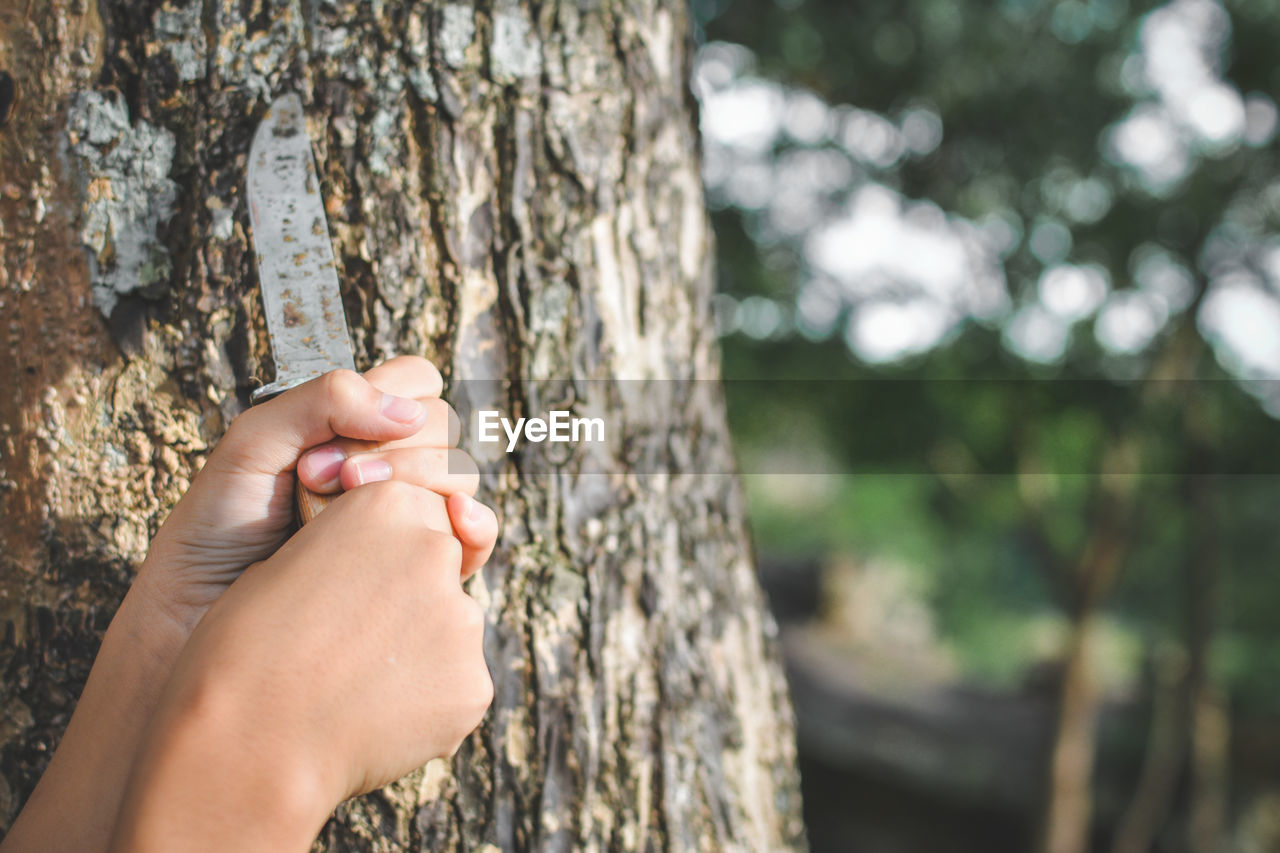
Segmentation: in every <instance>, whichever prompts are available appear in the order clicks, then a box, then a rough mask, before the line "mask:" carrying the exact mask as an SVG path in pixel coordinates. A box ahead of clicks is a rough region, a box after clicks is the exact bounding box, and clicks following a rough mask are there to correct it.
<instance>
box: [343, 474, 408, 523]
mask: <svg viewBox="0 0 1280 853" xmlns="http://www.w3.org/2000/svg"><path fill="white" fill-rule="evenodd" d="M418 491H420V490H419V489H416V488H414V487H413V486H411V485H409V484H407V483H403V482H400V481H399V480H386V481H383V482H380V483H369V484H368V485H365V486H361V487H360V488H358V489H352V490H351V491H349V492H347V493H346V496H349V500H350V501H351V503H353V504H355V505H357V506H361V507H364V508H366V509H368V510H369V511H371V512H373V513H375V514H376V515H377V516H378V518H379V519H382V520H386V521H392V522H395V521H399V520H401V519H402V518H403V517H404V516H405V515H407V514H408V513H409V512H411V511H412V507H413V504H414V501H415V500H416V495H415V494H414V493H415V492H418Z"/></svg>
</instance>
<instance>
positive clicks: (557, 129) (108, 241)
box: [0, 0, 804, 851]
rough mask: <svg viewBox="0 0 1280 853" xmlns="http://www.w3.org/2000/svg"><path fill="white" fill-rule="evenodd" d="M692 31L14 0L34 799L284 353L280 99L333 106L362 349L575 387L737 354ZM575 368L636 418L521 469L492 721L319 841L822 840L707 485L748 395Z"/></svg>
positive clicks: (671, 375)
mask: <svg viewBox="0 0 1280 853" xmlns="http://www.w3.org/2000/svg"><path fill="white" fill-rule="evenodd" d="M688 28H689V22H688V19H687V12H686V10H685V5H684V3H682V2H679V0H634V2H629V3H622V2H603V3H602V2H598V1H597V0H579V2H570V0H563V1H562V2H557V0H541V2H533V0H527V2H525V3H517V2H515V0H485V2H481V3H478V4H477V5H476V6H474V7H473V6H472V5H470V4H465V5H464V4H457V3H455V4H444V5H440V4H431V3H426V2H376V0H375V2H355V0H338V2H333V0H309V2H305V3H303V2H296V0H293V2H289V0H245V2H237V3H232V2H228V0H208V1H207V2H205V3H204V4H201V5H198V6H189V5H185V4H179V3H177V2H174V0H167V2H164V3H159V2H140V1H139V0H102V2H101V3H100V4H99V5H98V6H96V7H95V6H94V5H93V4H92V3H90V2H88V0H0V68H3V69H4V70H5V71H7V72H8V74H10V75H11V77H12V78H13V79H14V80H15V81H16V83H17V89H18V93H19V97H18V99H17V101H16V103H14V104H13V105H12V106H11V107H9V105H5V104H0V116H5V118H4V121H5V124H4V126H3V128H0V146H2V147H3V157H2V158H0V213H2V214H3V231H2V232H0V241H2V242H0V246H3V253H4V254H3V257H4V261H3V264H0V300H2V301H0V320H3V323H2V324H0V328H2V329H3V330H4V333H5V337H4V341H3V344H0V353H3V362H2V363H3V365H4V371H3V374H0V375H3V377H4V379H5V380H6V381H5V383H4V386H3V390H0V429H3V433H2V434H0V439H2V440H3V445H2V447H3V458H2V461H0V466H2V470H0V516H2V517H3V518H4V523H3V527H2V528H0V537H3V539H2V540H0V607H2V608H3V613H2V616H3V623H2V624H3V631H4V635H3V641H2V642H3V645H0V668H2V670H3V673H4V676H3V677H4V688H3V695H2V696H0V709H2V711H0V713H2V716H0V822H3V824H4V825H7V824H8V822H9V821H11V820H12V818H13V816H14V815H15V814H16V811H17V809H18V808H19V807H20V805H21V802H22V801H23V799H24V798H25V796H26V795H27V794H28V793H29V792H30V790H31V788H32V787H33V785H34V783H35V781H36V779H37V778H38V776H39V774H40V772H41V770H42V769H43V767H44V764H45V762H46V760H47V758H48V756H49V754H50V752H51V750H52V748H53V746H54V745H55V744H56V741H57V738H58V733H59V732H60V731H61V730H62V727H63V726H64V725H65V723H66V720H67V718H68V716H69V714H70V711H71V710H72V708H73V706H74V702H75V697H76V695H77V694H78V692H79V689H80V687H81V685H82V683H83V681H84V678H85V675H86V674H87V670H88V667H89V664H90V662H91V661H92V658H93V654H94V651H95V649H96V646H97V643H98V641H99V639H100V636H101V632H102V631H103V629H104V628H105V626H106V623H107V621H108V620H109V618H110V615H111V613H112V612H113V610H114V608H115V606H116V604H117V603H118V601H119V600H120V598H121V596H122V594H123V592H124V589H125V588H126V586H127V584H128V582H129V579H130V576H131V566H132V565H133V564H135V563H136V562H137V561H139V560H140V559H141V557H142V556H143V554H144V553H145V550H146V547H147V543H148V539H149V537H150V536H151V535H152V534H153V533H154V531H155V530H156V528H157V526H158V525H159V523H160V522H161V521H162V520H163V519H164V517H165V514H166V512H167V510H168V508H169V507H170V506H172V504H173V503H174V502H175V501H176V500H177V499H178V497H180V496H181V494H182V493H183V491H184V489H185V488H186V486H187V484H188V482H189V480H190V478H191V476H192V474H193V473H194V471H196V470H197V469H198V468H199V466H200V464H201V462H202V459H203V458H204V454H206V453H207V452H208V450H209V449H210V448H211V447H212V446H213V445H214V444H215V443H216V441H217V439H218V437H219V436H220V435H221V433H222V432H223V430H224V429H225V427H226V425H227V423H228V421H229V420H230V419H231V418H232V417H234V416H235V414H236V413H237V412H239V411H240V410H241V409H242V408H243V406H244V405H245V402H246V399H247V394H248V391H249V390H250V389H251V387H252V386H253V385H254V384H255V383H256V382H259V381H263V380H269V379H270V378H271V368H270V364H269V355H268V343H267V339H266V333H265V326H264V323H263V318H262V310H261V304H260V300H259V296H258V293H257V286H256V277H255V274H254V264H253V258H252V253H251V251H250V246H249V243H248V238H247V236H246V230H247V228H248V217H247V213H246V210H245V205H244V196H243V186H244V177H245V161H246V156H247V151H248V147H249V139H250V136H251V134H252V131H253V128H254V126H255V125H256V122H257V121H258V119H259V118H261V116H262V114H263V112H264V110H265V107H266V105H267V103H268V102H269V101H270V100H271V99H272V98H273V97H275V96H276V95H278V94H280V93H282V92H284V91H289V90H295V91H298V92H299V93H301V95H302V97H303V100H304V102H305V103H306V104H307V110H308V120H309V126H310V129H311V135H312V138H313V140H314V143H315V147H316V154H317V158H318V160H319V163H320V169H321V172H322V173H323V191H324V194H325V198H326V199H327V206H328V209H329V213H330V228H331V231H332V232H333V236H334V243H335V249H336V251H337V253H338V257H339V266H340V268H341V275H340V278H341V280H342V288H343V297H344V301H345V303H346V309H347V314H348V317H349V319H350V321H351V326H352V328H353V339H354V341H355V344H356V349H357V356H356V360H357V363H359V364H361V365H362V366H368V365H370V364H372V363H374V362H376V361H377V360H380V359H381V358H383V357H386V356H388V355H390V354H393V353H403V352H410V353H422V354H425V355H427V356H428V357H430V358H432V359H433V360H434V361H435V362H436V363H437V364H439V365H440V366H441V369H442V371H443V372H444V373H445V375H446V379H447V380H448V381H449V383H450V387H451V388H452V389H453V393H454V396H455V398H458V399H459V402H460V403H461V404H462V407H464V408H465V407H466V405H467V404H468V403H474V402H475V400H471V399H468V398H469V397H470V395H471V393H472V392H471V391H469V390H468V389H469V388H470V387H471V385H470V383H465V382H463V380H467V379H471V378H485V379H497V380H503V381H504V383H501V384H500V385H499V386H498V387H501V388H504V389H508V391H506V392H504V393H507V396H506V397H505V398H504V400H503V402H504V404H505V406H504V407H508V408H509V410H510V411H511V412H513V413H515V414H529V413H537V412H541V411H545V410H546V408H547V405H546V404H547V401H546V400H545V399H539V397H540V396H543V395H542V394H541V392H540V391H539V389H538V387H537V386H535V384H534V383H531V382H530V381H529V380H530V379H531V378H534V377H537V378H544V377H553V378H557V379H567V380H585V379H605V378H613V377H619V376H627V377H637V378H645V379H652V380H678V379H690V378H695V377H696V378H698V379H708V380H715V379H717V378H718V376H719V365H718V361H717V351H716V348H715V341H714V333H713V327H712V322H711V314H710V310H709V308H710V298H711V290H712V286H713V280H712V274H711V268H710V265H709V252H708V250H709V234H708V226H707V220H706V217H705V214H704V211H703V199H702V190H701V184H700V181H699V175H698V164H697V136H696V132H695V129H694V124H693V122H692V121H691V117H690V113H691V102H690V99H689V96H688V94H687V89H686V86H685V80H686V77H687V71H688V64H689V40H688ZM2 94H3V89H2V88H0V95H2ZM6 113H7V116H6ZM573 388H574V391H575V400H574V408H578V407H584V408H592V407H593V408H594V409H596V410H597V411H602V412H604V413H605V414H607V415H608V423H609V424H610V426H611V427H612V428H613V429H614V432H613V433H612V434H610V435H608V442H607V449H606V450H604V451H601V453H600V454H598V455H597V457H596V458H595V459H594V460H593V466H594V470H595V471H597V472H599V473H591V474H586V473H582V472H581V471H578V470H575V467H574V464H569V465H553V464H551V461H550V453H549V452H548V451H546V450H545V448H547V447H548V446H547V445H529V447H530V448H531V449H528V450H526V451H525V452H524V453H522V454H519V455H514V456H512V457H509V459H510V460H511V461H506V460H500V461H501V464H498V465H495V466H492V467H491V468H489V469H487V470H488V473H487V474H486V477H485V480H484V482H483V484H482V491H483V492H484V494H485V496H486V498H487V500H488V501H490V502H491V503H492V504H493V505H494V506H495V508H496V509H497V511H498V513H499V516H500V517H501V518H502V519H503V527H502V533H501V537H500V541H499V551H498V553H497V554H496V556H495V558H494V560H493V564H492V565H491V567H490V568H489V569H486V571H485V572H484V573H483V574H482V576H481V577H479V578H478V579H477V580H476V581H474V582H473V586H472V587H471V590H472V592H473V594H474V595H475V596H476V597H477V598H478V599H479V600H480V601H481V602H482V603H483V604H485V605H486V606H487V609H488V612H489V614H490V617H491V624H490V626H489V632H488V639H487V652H488V656H489V663H490V668H491V669H492V671H493V674H494V681H495V686H496V693H497V698H496V700H495V703H494V707H493V709H492V710H491V712H490V714H489V716H488V719H487V721H486V723H485V724H484V726H483V727H482V728H481V730H480V731H479V732H478V733H477V734H476V735H474V736H473V737H472V738H470V740H469V741H468V743H467V744H466V745H465V746H464V748H463V749H462V751H460V752H459V754H458V755H457V756H456V757H455V758H454V760H453V761H452V762H451V763H449V762H433V764H431V765H429V766H428V767H426V768H424V769H423V770H421V771H419V772H417V773H415V774H413V775H412V776H410V777H408V778H407V779H405V780H402V781H401V782H399V783H397V784H395V785H393V786H391V787H389V788H388V789H385V790H383V791H381V792H378V793H375V794H373V795H370V796H368V797H365V798H362V799H361V800H359V801H355V802H351V803H348V804H346V805H344V806H343V807H341V808H340V809H339V810H338V812H337V814H336V816H335V818H334V819H333V820H332V821H331V822H330V823H329V824H328V826H327V827H326V828H325V830H324V833H323V835H322V837H321V840H320V842H319V844H318V847H317V849H320V850H432V851H440V850H461V849H481V850H495V849H497V850H516V849H520V850H525V849H544V850H579V849H586V850H591V849H605V848H607V849H610V850H665V849H672V850H748V851H756V850H777V849H798V848H802V847H803V846H804V839H803V829H802V826H801V824H800V809H799V797H798V793H797V791H798V787H797V779H796V774H795V769H794V768H795V760H794V758H795V757H794V744H793V733H792V724H791V711H790V707H789V704H788V700H787V696H786V692H785V685H784V682H783V679H782V675H781V670H780V667H779V665H778V660H777V655H776V650H775V641H774V634H775V630H774V628H773V625H772V622H771V620H770V619H769V617H768V616H767V614H766V613H765V612H764V610H763V606H762V599H761V596H760V593H759V590H758V588H757V585H756V581H755V579H754V576H753V571H752V564H751V558H750V554H749V550H748V546H747V541H746V535H745V529H744V519H743V505H742V500H741V497H740V494H739V492H738V487H737V484H736V481H735V480H734V478H733V477H731V476H716V475H712V474H708V473H707V472H725V471H728V470H730V469H731V465H732V462H731V459H730V457H729V455H728V444H727V442H728V438H727V434H726V429H725V423H724V409H723V405H722V402H721V400H720V397H719V390H718V387H717V386H716V384H715V383H714V382H697V383H691V384H690V385H688V386H687V387H686V388H685V391H686V392H687V394H686V396H685V397H683V398H681V399H680V400H679V401H678V404H677V405H672V406H671V407H669V408H655V407H654V406H652V405H651V404H650V402H649V401H648V400H646V399H637V398H636V396H635V395H627V394H617V393H613V392H611V391H609V390H608V386H606V385H605V384H603V383H601V384H600V385H595V384H591V383H586V382H582V383H580V384H575V385H574V386H573ZM635 460H650V461H649V462H647V463H643V464H647V465H650V466H652V467H650V468H647V469H645V470H646V471H649V472H652V473H649V474H648V476H640V475H636V474H635V473H634V470H635V469H636V466H637V465H639V464H642V463H637V462H636V461H635ZM655 460H656V461H655ZM575 464H576V463H575Z"/></svg>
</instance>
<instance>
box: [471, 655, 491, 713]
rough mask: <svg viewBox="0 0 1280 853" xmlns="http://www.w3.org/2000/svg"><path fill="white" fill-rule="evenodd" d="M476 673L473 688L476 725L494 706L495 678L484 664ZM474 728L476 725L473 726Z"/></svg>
mask: <svg viewBox="0 0 1280 853" xmlns="http://www.w3.org/2000/svg"><path fill="white" fill-rule="evenodd" d="M479 670H480V671H479V672H478V673H476V683H475V686H474V687H473V688H472V701H473V702H474V703H475V704H474V708H475V712H476V724H479V722H480V720H481V719H483V718H484V715H485V713H486V712H487V711H488V710H489V708H490V707H492V706H493V697H494V689H493V676H491V675H490V674H489V667H487V666H484V665H483V662H482V663H481V666H480V667H479ZM472 727H473V728H474V724H473V726H472Z"/></svg>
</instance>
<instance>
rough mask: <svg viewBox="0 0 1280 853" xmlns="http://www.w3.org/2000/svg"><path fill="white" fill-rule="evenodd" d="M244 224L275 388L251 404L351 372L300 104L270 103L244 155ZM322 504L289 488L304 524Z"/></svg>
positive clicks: (289, 99)
mask: <svg viewBox="0 0 1280 853" xmlns="http://www.w3.org/2000/svg"><path fill="white" fill-rule="evenodd" d="M247 184H248V197H249V224H250V228H251V240H252V243H253V248H254V254H255V256H256V259H257V267H258V283H259V286H260V287H261V289H262V302H263V306H264V308H265V309H266V315H267V332H268V335H269V337H270V339H271V354H272V356H273V358H274V359H275V363H276V377H275V381H274V382H272V383H271V384H269V385H264V386H263V387H261V388H258V389H256V390H255V391H254V392H253V394H252V397H251V399H252V401H253V402H254V403H255V404H257V403H261V402H264V401H265V400H268V399H270V398H271V397H274V396H275V395H276V394H279V393H281V392H282V391H286V390H288V389H290V388H293V387H294V386H296V385H301V384H302V383H304V382H307V381H309V380H311V379H314V378H316V377H317V376H320V375H321V374H323V373H327V372H329V371H330V370H335V369H337V368H343V367H345V368H348V369H351V370H354V369H355V359H354V358H353V357H352V354H351V334H350V332H349V331H348V330H347V317H346V313H345V312H344V311H343V308H342V295H341V293H340V292H339V290H338V271H337V265H336V263H335V261H334V255H333V245H332V243H331V242H330V241H329V225H328V221H327V220H326V219H325V214H324V199H323V198H322V197H321V195H320V180H319V177H318V175H317V172H316V161H315V157H314V156H313V155H312V153H311V139H310V138H309V137H308V136H307V129H306V124H305V121H304V117H303V112H302V99H301V98H299V97H298V96H297V95H296V94H292V93H291V94H287V95H282V96H281V97H279V98H277V99H276V100H275V101H274V102H273V103H272V104H271V107H270V109H269V110H268V111H267V114H266V116H265V117H264V118H263V119H262V121H261V122H260V123H259V124H258V128H257V130H256V131H255V132H254V134H253V143H252V145H251V146H250V147H249V168H248V180H247ZM326 502H327V499H326V498H324V497H323V496H320V495H315V494H313V493H311V492H309V491H308V490H307V489H305V488H304V487H303V486H302V484H301V483H299V484H298V488H297V503H298V515H299V517H300V518H301V520H302V522H303V523H304V524H305V523H306V522H308V521H310V520H311V518H314V517H315V514H316V513H318V512H319V511H320V510H321V509H323V508H324V504H325V503H326Z"/></svg>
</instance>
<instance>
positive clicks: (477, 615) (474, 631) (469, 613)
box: [455, 540, 485, 637]
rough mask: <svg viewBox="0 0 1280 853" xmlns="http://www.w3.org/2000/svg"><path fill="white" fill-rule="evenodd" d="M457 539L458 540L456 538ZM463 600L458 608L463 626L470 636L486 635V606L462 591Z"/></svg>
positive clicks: (459, 618) (459, 619)
mask: <svg viewBox="0 0 1280 853" xmlns="http://www.w3.org/2000/svg"><path fill="white" fill-rule="evenodd" d="M455 541H456V540H455ZM462 598H463V601H462V603H461V604H460V605H459V608H458V621H459V623H460V624H461V628H462V630H463V631H464V632H466V634H467V635H468V636H472V635H479V636H481V637H483V636H484V622H485V613H484V608H483V607H481V606H480V602H478V601H476V600H475V599H474V598H472V597H471V596H469V595H467V594H466V593H465V592H464V593H462Z"/></svg>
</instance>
